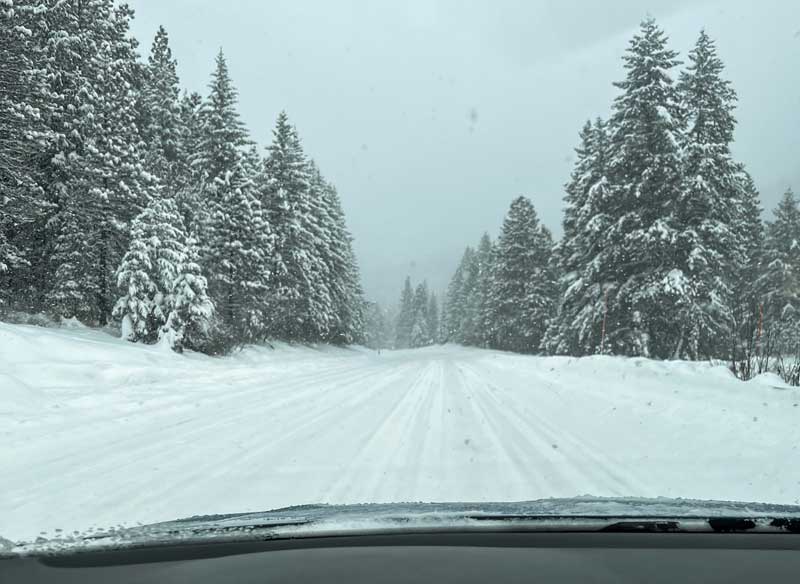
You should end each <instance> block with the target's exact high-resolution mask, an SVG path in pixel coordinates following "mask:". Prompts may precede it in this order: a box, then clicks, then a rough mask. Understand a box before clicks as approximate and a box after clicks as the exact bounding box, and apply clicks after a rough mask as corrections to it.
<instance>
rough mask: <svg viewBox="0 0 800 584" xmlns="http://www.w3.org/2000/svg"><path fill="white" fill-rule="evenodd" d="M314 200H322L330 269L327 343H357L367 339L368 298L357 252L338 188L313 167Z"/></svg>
mask: <svg viewBox="0 0 800 584" xmlns="http://www.w3.org/2000/svg"><path fill="white" fill-rule="evenodd" d="M311 177H312V181H311V185H312V189H311V190H312V193H313V196H314V197H315V198H316V199H317V200H318V206H319V213H318V217H319V220H320V223H321V225H322V227H323V229H322V232H323V234H324V236H325V239H324V240H322V241H321V245H320V246H319V251H320V253H321V254H322V255H323V261H324V262H325V264H326V266H327V280H328V281H327V288H328V290H329V291H330V295H331V308H332V310H333V315H332V316H333V317H332V323H331V326H330V328H329V332H328V336H327V339H326V340H328V341H330V342H333V343H356V342H360V341H361V340H362V339H363V335H364V326H365V325H364V295H363V291H362V289H361V277H360V274H359V269H358V262H357V261H356V257H355V253H354V251H353V237H352V235H351V234H350V231H349V230H348V229H347V224H346V222H345V217H344V211H343V210H342V205H341V201H340V199H339V194H338V193H337V192H336V188H335V187H334V186H333V185H331V184H330V183H328V182H326V181H325V180H324V179H323V178H322V175H321V174H320V172H319V169H317V168H316V165H314V164H312V165H311Z"/></svg>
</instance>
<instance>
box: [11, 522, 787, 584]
mask: <svg viewBox="0 0 800 584" xmlns="http://www.w3.org/2000/svg"><path fill="white" fill-rule="evenodd" d="M799 574H800V536H799V535H798V534H794V533H782V534H777V533H772V534H764V533H760V534H755V533H716V532H714V533H653V532H645V533H608V532H602V533H572V532H570V533H561V532H555V533H539V532H537V533H530V532H508V531H503V532H492V531H479V532H458V531H440V532H431V533H424V532H419V533H384V534H364V535H344V536H328V537H303V538H293V539H267V540H264V541H242V542H223V543H192V544H185V545H169V546H155V547H147V546H143V547H137V548H132V549H120V550H99V551H80V552H76V553H71V554H54V555H42V556H21V557H16V558H10V559H6V560H0V582H2V583H3V584H33V583H39V582H59V583H65V584H67V583H80V584H94V583H109V582H111V583H114V584H128V583H134V582H136V583H144V582H157V583H161V584H170V583H173V582H192V583H194V584H205V583H219V582H238V583H243V584H245V583H253V584H255V583H280V582H294V583H304V582H326V583H330V582H348V583H367V582H369V583H381V582H386V583H398V582H440V583H450V582H453V583H459V584H470V583H478V582H480V583H505V582H554V583H555V582H558V583H565V582H566V583H568V582H576V583H577V582H581V583H583V582H609V583H611V582H614V583H627V582H652V583H660V582H664V583H667V582H669V583H675V582H703V583H723V582H724V583H726V584H730V583H733V582H793V581H796V580H797V578H798V575H799Z"/></svg>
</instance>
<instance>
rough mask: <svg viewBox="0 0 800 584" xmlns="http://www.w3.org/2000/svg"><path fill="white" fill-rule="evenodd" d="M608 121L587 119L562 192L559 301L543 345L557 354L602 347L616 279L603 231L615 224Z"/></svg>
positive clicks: (557, 251) (557, 249)
mask: <svg viewBox="0 0 800 584" xmlns="http://www.w3.org/2000/svg"><path fill="white" fill-rule="evenodd" d="M608 146H609V141H608V132H607V128H606V123H605V122H604V121H603V120H601V119H599V118H598V119H597V120H596V121H595V122H594V123H591V122H586V124H585V125H584V127H583V129H582V130H581V133H580V145H579V146H578V147H577V148H576V149H575V152H576V155H577V157H576V161H575V167H574V169H573V171H572V176H571V178H570V181H569V182H568V183H567V185H566V187H565V190H566V195H565V197H564V202H565V209H564V219H563V230H564V234H563V236H562V238H561V240H560V241H559V242H558V244H557V245H556V246H555V248H554V253H553V262H554V264H555V269H556V271H557V273H558V275H559V281H558V287H559V303H558V309H557V312H556V315H555V318H554V319H553V320H552V321H551V323H550V326H548V329H547V333H546V335H545V338H544V339H543V341H542V348H543V349H544V350H545V351H547V352H549V353H554V354H559V355H587V354H594V353H596V352H598V351H599V349H600V342H601V336H602V320H603V317H604V314H605V303H604V302H605V289H606V284H607V282H608V281H609V280H611V281H613V278H614V273H613V262H611V261H610V260H609V259H607V257H606V255H607V254H608V253H609V250H608V249H607V248H606V247H605V245H604V244H605V239H604V237H605V235H606V233H607V231H608V230H609V228H610V226H611V224H612V221H613V220H612V218H611V216H610V215H609V214H608V213H607V212H606V208H607V207H608V197H609V191H610V189H609V183H608V176H607V175H608V155H609V152H608Z"/></svg>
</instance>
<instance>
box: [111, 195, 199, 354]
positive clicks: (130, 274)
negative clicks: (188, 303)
mask: <svg viewBox="0 0 800 584" xmlns="http://www.w3.org/2000/svg"><path fill="white" fill-rule="evenodd" d="M187 245H188V236H187V233H186V229H185V227H184V225H183V218H182V217H181V215H180V213H179V212H178V207H177V205H176V204H175V201H174V200H173V199H172V198H169V197H164V198H159V197H154V198H153V199H151V200H150V203H149V204H148V206H147V207H146V208H145V210H144V211H142V212H141V213H140V214H139V215H138V216H137V217H136V218H135V219H134V221H133V225H132V229H131V242H130V245H129V247H128V250H127V252H126V253H125V255H124V257H123V259H122V263H121V264H120V266H119V268H118V270H117V284H118V286H119V287H120V288H121V289H122V292H123V296H122V297H121V298H120V299H119V300H117V303H116V305H115V307H114V316H115V317H116V318H118V319H120V320H121V321H122V323H123V326H122V329H123V337H124V338H127V339H128V340H131V341H143V342H146V343H152V342H155V341H156V340H158V339H159V337H160V336H161V335H162V334H163V332H164V328H165V326H166V324H167V321H168V319H169V316H170V313H171V312H172V311H173V309H174V298H173V290H174V289H175V283H176V281H177V280H178V279H179V278H180V277H182V276H184V270H187V269H188V270H189V271H190V272H191V271H192V270H193V269H194V268H193V267H192V266H189V265H188V264H189V263H190V262H189V260H188V255H189V253H190V251H191V250H189V249H187ZM178 341H180V339H178Z"/></svg>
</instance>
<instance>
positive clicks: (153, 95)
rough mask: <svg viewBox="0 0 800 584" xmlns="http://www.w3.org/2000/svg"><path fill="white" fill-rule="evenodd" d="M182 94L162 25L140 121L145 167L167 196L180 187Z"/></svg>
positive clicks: (148, 71) (154, 46)
mask: <svg viewBox="0 0 800 584" xmlns="http://www.w3.org/2000/svg"><path fill="white" fill-rule="evenodd" d="M179 96H180V89H179V86H178V72H177V62H176V61H175V59H174V58H173V57H172V50H171V49H170V47H169V36H168V35H167V31H166V30H165V29H164V27H163V26H159V27H158V31H157V32H156V36H155V38H154V40H153V44H152V47H151V49H150V56H149V58H148V61H147V66H146V68H145V76H144V84H143V87H142V94H141V101H142V110H143V117H144V119H143V120H142V122H141V124H142V138H143V140H144V142H145V145H146V149H147V151H146V156H145V162H146V168H147V170H148V172H150V173H152V174H154V175H156V176H157V177H158V179H159V181H160V184H161V187H162V189H163V191H164V193H165V194H166V195H168V196H174V195H175V193H176V192H177V191H178V189H179V188H180V187H181V181H180V179H181V176H180V173H181V161H180V157H181V156H182V155H183V154H184V153H183V152H182V151H181V145H182V144H181V143H182V140H183V135H182V134H183V132H184V129H183V119H182V113H183V112H182V108H181V101H180V97H179Z"/></svg>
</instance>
